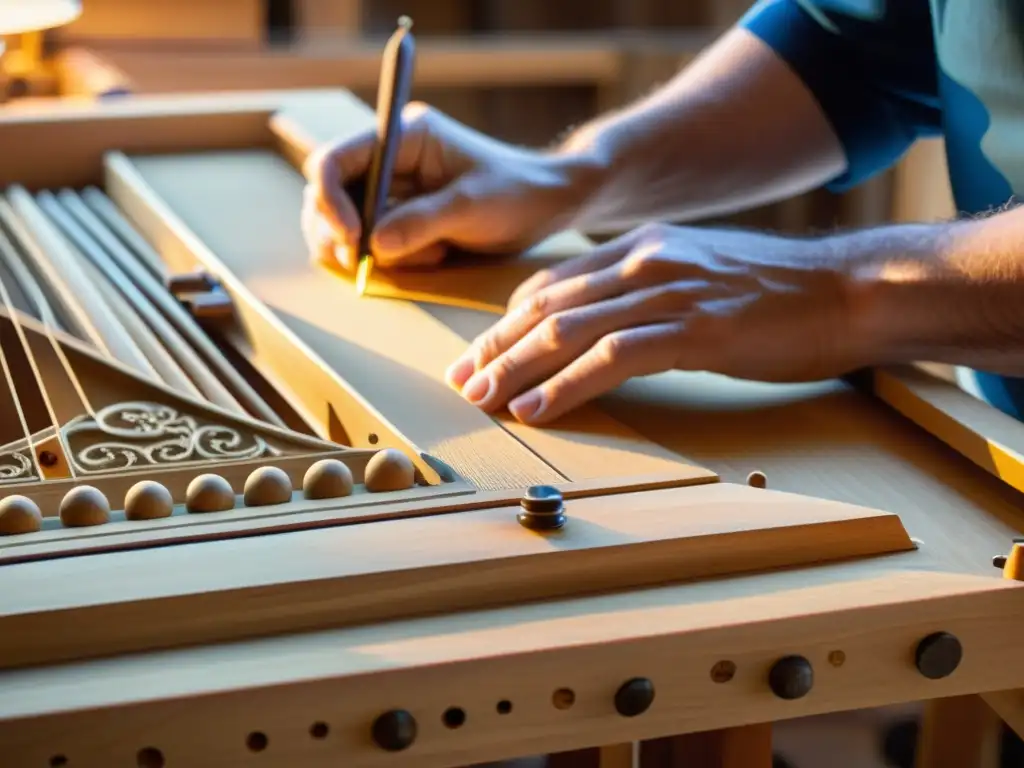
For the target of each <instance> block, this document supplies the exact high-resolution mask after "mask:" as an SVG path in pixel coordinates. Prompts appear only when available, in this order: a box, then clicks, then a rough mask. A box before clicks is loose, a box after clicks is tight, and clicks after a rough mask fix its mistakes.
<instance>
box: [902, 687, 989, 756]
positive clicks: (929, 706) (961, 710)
mask: <svg viewBox="0 0 1024 768" xmlns="http://www.w3.org/2000/svg"><path fill="white" fill-rule="evenodd" d="M1002 725H1003V723H1002V720H1000V719H999V716H998V715H996V713H995V712H993V711H992V709H991V708H990V707H989V706H988V704H986V703H985V701H984V699H982V697H980V696H975V695H968V696H950V697H948V698H942V699H933V700H932V701H929V702H927V703H926V704H925V707H924V717H923V719H922V721H921V731H920V735H919V736H918V742H917V751H916V753H915V758H914V765H915V768H1000V766H1001V762H1000V759H999V755H1000V746H1001V741H1002V732H1003V729H1002Z"/></svg>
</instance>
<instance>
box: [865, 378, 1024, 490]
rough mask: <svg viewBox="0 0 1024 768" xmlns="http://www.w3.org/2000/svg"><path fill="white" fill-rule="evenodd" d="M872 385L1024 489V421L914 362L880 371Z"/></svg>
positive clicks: (953, 444) (886, 398) (959, 448)
mask: <svg viewBox="0 0 1024 768" xmlns="http://www.w3.org/2000/svg"><path fill="white" fill-rule="evenodd" d="M872 391H873V393H874V394H875V396H876V397H879V398H881V399H882V400H883V401H885V402H886V403H888V404H889V405H890V406H892V407H893V408H895V409H896V410H897V411H899V412H900V413H902V414H903V415H904V416H906V417H907V418H908V419H911V420H913V421H914V422H915V423H917V424H919V425H920V426H921V427H923V428H924V429H926V430H927V431H928V432H929V433H931V434H932V435H934V436H935V437H937V438H939V439H940V440H942V441H943V442H945V443H946V444H948V445H949V446H951V447H952V448H953V449H954V450H956V451H959V452H960V453H961V454H963V455H964V456H966V457H967V458H968V459H970V460H971V461H973V462H974V463H975V464H977V465H978V466H979V467H982V468H984V469H985V470H987V471H988V472H991V473H992V474H993V475H995V476H996V477H998V478H999V479H1000V480H1002V481H1003V482H1004V483H1006V484H1007V485H1009V486H1011V487H1013V488H1016V489H1017V490H1019V491H1024V425H1022V424H1021V423H1020V422H1019V421H1017V419H1014V418H1013V417H1012V416H1009V415H1007V414H1005V413H1003V412H1002V411H1000V410H998V409H996V408H993V407H992V406H991V405H989V404H988V403H985V402H982V401H981V400H979V399H978V398H976V397H973V396H972V395H970V394H968V393H967V392H964V391H963V390H962V389H960V388H959V387H958V386H956V385H955V384H954V383H951V382H949V381H947V380H944V379H942V378H940V377H938V376H934V375H932V374H930V373H928V372H927V371H924V370H921V369H920V368H916V367H913V366H901V367H891V368H885V369H881V370H877V371H874V372H873V374H872Z"/></svg>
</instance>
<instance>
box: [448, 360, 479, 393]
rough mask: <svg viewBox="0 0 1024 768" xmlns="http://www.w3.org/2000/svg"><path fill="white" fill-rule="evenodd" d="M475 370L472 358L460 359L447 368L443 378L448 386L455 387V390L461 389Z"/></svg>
mask: <svg viewBox="0 0 1024 768" xmlns="http://www.w3.org/2000/svg"><path fill="white" fill-rule="evenodd" d="M475 370H476V366H475V365H473V358H472V357H460V358H459V359H458V360H456V361H455V362H454V363H452V364H451V365H450V366H448V370H447V371H445V374H444V376H445V379H446V380H447V381H448V385H449V386H452V387H455V389H462V386H463V385H464V384H465V383H466V381H467V380H468V379H469V377H470V376H472V375H473V372H474V371H475Z"/></svg>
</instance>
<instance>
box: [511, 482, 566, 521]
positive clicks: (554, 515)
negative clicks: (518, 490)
mask: <svg viewBox="0 0 1024 768" xmlns="http://www.w3.org/2000/svg"><path fill="white" fill-rule="evenodd" d="M519 507H520V509H521V510H522V511H521V512H520V513H519V515H518V516H517V519H518V520H519V523H520V525H522V526H523V527H524V528H530V529H531V530H535V531H553V530H556V529H558V528H561V527H562V526H563V525H565V506H564V505H563V503H562V494H561V492H560V491H559V490H558V489H557V488H553V487H552V486H550V485H534V486H531V487H530V488H528V489H527V490H526V494H525V495H524V496H523V498H522V499H521V500H520V502H519Z"/></svg>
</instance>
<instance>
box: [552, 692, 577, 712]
mask: <svg viewBox="0 0 1024 768" xmlns="http://www.w3.org/2000/svg"><path fill="white" fill-rule="evenodd" d="M551 703H552V704H554V706H555V709H568V708H569V707H571V706H572V705H573V704H575V703H576V694H575V693H574V692H573V690H572V688H559V689H558V690H557V691H555V692H554V693H553V694H551Z"/></svg>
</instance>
